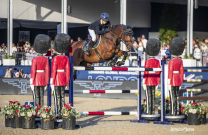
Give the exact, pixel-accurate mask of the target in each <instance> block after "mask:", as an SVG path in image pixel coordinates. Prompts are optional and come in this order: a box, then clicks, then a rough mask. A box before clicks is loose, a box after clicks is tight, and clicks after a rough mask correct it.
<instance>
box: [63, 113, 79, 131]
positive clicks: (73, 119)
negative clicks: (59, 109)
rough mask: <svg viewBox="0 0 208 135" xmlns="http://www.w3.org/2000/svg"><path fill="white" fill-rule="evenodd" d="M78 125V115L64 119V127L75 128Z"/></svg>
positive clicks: (67, 128)
mask: <svg viewBox="0 0 208 135" xmlns="http://www.w3.org/2000/svg"><path fill="white" fill-rule="evenodd" d="M75 125H76V117H73V116H69V117H68V118H65V119H63V123H62V129H66V130H74V129H75Z"/></svg>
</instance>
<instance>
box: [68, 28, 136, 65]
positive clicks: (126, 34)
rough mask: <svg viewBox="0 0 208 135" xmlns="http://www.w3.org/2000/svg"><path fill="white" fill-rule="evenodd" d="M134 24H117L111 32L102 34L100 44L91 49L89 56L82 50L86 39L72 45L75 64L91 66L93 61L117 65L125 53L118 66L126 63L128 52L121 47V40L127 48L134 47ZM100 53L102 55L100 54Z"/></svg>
mask: <svg viewBox="0 0 208 135" xmlns="http://www.w3.org/2000/svg"><path fill="white" fill-rule="evenodd" d="M133 27H134V26H127V25H116V26H114V27H112V28H111V29H110V31H109V32H107V33H105V34H103V35H101V41H100V44H99V46H98V47H97V48H96V50H97V51H96V50H95V49H92V50H91V55H90V56H87V55H86V54H85V53H84V51H83V50H82V47H83V44H84V43H85V41H84V40H83V41H77V42H74V43H73V45H72V55H73V65H74V66H85V67H88V66H91V65H92V64H93V63H102V62H108V65H109V66H115V64H116V62H117V60H118V58H119V57H120V56H122V55H124V57H123V59H122V61H121V62H117V66H121V65H123V64H124V62H125V60H126V57H127V56H128V53H127V52H124V51H122V50H121V49H120V42H123V43H124V44H125V45H126V47H127V49H128V50H129V51H131V50H132V49H133V44H132V36H133V31H132V28H133ZM99 55H100V56H99Z"/></svg>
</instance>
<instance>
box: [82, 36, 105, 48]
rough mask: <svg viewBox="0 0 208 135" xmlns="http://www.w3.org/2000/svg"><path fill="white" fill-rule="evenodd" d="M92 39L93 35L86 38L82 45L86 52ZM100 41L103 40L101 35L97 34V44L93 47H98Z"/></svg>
mask: <svg viewBox="0 0 208 135" xmlns="http://www.w3.org/2000/svg"><path fill="white" fill-rule="evenodd" d="M91 40H92V38H91V36H88V38H87V39H86V41H85V43H84V45H83V47H82V50H83V51H84V52H85V51H87V50H88V48H89V43H90V42H91ZM100 41H101V35H100V36H99V35H96V40H95V42H96V44H95V45H94V46H93V47H92V49H96V48H97V47H98V46H99V45H100Z"/></svg>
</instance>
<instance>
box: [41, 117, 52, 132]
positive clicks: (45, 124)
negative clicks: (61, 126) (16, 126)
mask: <svg viewBox="0 0 208 135" xmlns="http://www.w3.org/2000/svg"><path fill="white" fill-rule="evenodd" d="M41 129H44V130H47V129H54V120H53V119H52V120H51V119H50V120H49V121H45V120H44V118H42V119H41Z"/></svg>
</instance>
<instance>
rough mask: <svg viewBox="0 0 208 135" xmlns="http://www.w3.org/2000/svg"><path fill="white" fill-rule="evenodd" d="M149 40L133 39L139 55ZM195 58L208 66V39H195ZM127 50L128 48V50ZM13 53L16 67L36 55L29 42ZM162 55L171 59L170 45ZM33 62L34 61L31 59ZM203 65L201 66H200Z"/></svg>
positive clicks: (3, 48)
mask: <svg viewBox="0 0 208 135" xmlns="http://www.w3.org/2000/svg"><path fill="white" fill-rule="evenodd" d="M81 40H82V39H81V38H80V37H78V38H77V41H81ZM147 41H148V40H147V39H146V38H145V35H142V36H141V37H137V38H134V37H133V38H132V43H133V50H134V51H136V52H138V54H140V56H141V55H144V54H145V53H144V52H145V49H146V44H147ZM74 42H75V41H74V40H73V39H71V43H72V44H73V43H74ZM185 43H186V44H187V39H185ZM192 48H193V51H192V52H193V53H192V55H193V58H194V59H196V60H197V61H202V60H203V63H204V65H203V66H206V63H207V62H208V57H206V55H207V54H208V38H207V39H204V40H202V41H200V40H199V38H196V39H193V44H192ZM126 49H127V48H126ZM49 51H50V50H49ZM51 51H52V56H56V55H57V52H56V51H55V50H54V41H53V40H51ZM0 52H4V53H7V44H4V43H3V44H2V45H1V46H0ZM186 52H187V46H186V47H185V49H184V52H183V54H182V56H181V57H182V58H185V57H186ZM12 53H13V54H15V55H14V57H15V58H16V65H20V64H21V62H20V60H19V59H21V60H22V59H23V60H25V59H26V56H29V55H34V56H35V55H36V52H35V50H34V48H33V45H31V44H30V43H29V42H28V41H26V42H18V43H17V44H15V43H13V44H12ZM160 54H161V55H162V56H164V57H165V58H166V59H170V58H171V53H170V52H169V45H168V44H164V45H162V46H161V50H160ZM203 54H205V57H204V58H203V57H202V56H203ZM146 59H147V56H146ZM31 60H32V59H31ZM200 63H201V64H200ZM198 66H202V62H199V65H198Z"/></svg>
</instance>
